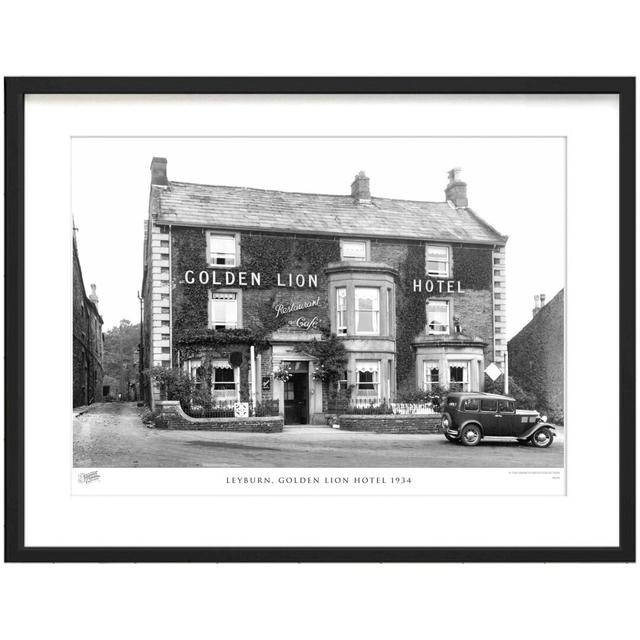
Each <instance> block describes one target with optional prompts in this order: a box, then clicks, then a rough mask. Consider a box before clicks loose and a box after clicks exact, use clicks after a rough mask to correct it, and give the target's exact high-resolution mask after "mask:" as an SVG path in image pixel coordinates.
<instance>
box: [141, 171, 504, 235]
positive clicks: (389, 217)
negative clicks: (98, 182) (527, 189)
mask: <svg viewBox="0 0 640 640" xmlns="http://www.w3.org/2000/svg"><path fill="white" fill-rule="evenodd" d="M152 191H153V194H152V197H155V198H157V199H158V201H157V202H156V203H154V204H155V205H156V206H152V210H155V211H157V219H156V222H157V223H158V224H173V225H181V226H195V227H213V228H225V229H230V230H232V229H235V230H240V231H242V230H254V231H284V232H286V233H308V234H320V235H332V236H359V237H369V238H376V237H384V238H390V237H391V238H404V239H407V238H410V239H424V240H442V241H450V242H469V243H484V244H504V243H505V242H506V240H507V237H506V236H503V235H501V234H500V233H499V232H498V231H496V230H495V229H494V228H493V227H491V226H490V225H489V224H488V223H486V222H485V221H484V220H482V218H480V217H479V216H478V215H477V214H476V213H474V212H473V211H472V210H471V209H469V208H458V209H455V208H453V207H452V206H451V205H449V203H447V202H420V201H414V200H396V199H390V198H373V197H372V198H371V202H370V203H357V202H356V201H355V200H354V199H353V198H352V197H351V196H350V195H344V196H343V195H323V194H311V193H291V192H287V191H269V190H265V189H251V188H245V187H225V186H212V185H201V184H190V183H186V182H174V181H171V182H170V183H169V186H168V188H166V189H160V188H154V189H153V190H152Z"/></svg>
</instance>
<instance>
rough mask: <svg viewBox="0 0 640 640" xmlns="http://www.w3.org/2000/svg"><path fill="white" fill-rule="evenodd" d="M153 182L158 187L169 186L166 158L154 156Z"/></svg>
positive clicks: (152, 166) (152, 163)
mask: <svg viewBox="0 0 640 640" xmlns="http://www.w3.org/2000/svg"><path fill="white" fill-rule="evenodd" d="M151 184H152V185H156V186H157V187H168V186H169V181H168V180H167V159H166V158H154V159H153V160H152V161H151Z"/></svg>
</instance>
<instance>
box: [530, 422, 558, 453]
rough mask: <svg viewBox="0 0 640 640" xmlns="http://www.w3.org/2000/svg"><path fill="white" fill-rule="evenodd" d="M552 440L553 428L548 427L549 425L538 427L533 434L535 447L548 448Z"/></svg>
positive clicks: (532, 442)
mask: <svg viewBox="0 0 640 640" xmlns="http://www.w3.org/2000/svg"><path fill="white" fill-rule="evenodd" d="M552 442H553V433H551V430H550V429H547V427H542V428H540V429H538V430H537V431H536V432H535V433H534V434H533V435H532V436H531V444H532V445H533V446H534V447H538V449H546V448H547V447H549V446H551V443H552Z"/></svg>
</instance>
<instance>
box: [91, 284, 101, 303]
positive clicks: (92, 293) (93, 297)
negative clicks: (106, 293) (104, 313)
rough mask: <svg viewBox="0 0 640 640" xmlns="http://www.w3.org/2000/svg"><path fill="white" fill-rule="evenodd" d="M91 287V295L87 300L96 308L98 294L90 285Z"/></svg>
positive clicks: (94, 286) (93, 285) (93, 286)
mask: <svg viewBox="0 0 640 640" xmlns="http://www.w3.org/2000/svg"><path fill="white" fill-rule="evenodd" d="M90 286H91V294H90V295H89V300H91V302H93V304H95V305H96V307H97V306H98V302H99V300H98V294H97V293H96V285H95V284H92V285H90Z"/></svg>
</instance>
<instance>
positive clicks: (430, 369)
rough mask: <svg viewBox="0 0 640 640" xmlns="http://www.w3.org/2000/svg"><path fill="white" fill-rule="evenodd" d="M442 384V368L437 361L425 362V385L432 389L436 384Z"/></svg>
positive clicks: (426, 387)
mask: <svg viewBox="0 0 640 640" xmlns="http://www.w3.org/2000/svg"><path fill="white" fill-rule="evenodd" d="M437 384H440V368H439V367H438V363H437V362H425V363H424V387H425V390H426V391H431V389H432V388H433V387H434V385H437Z"/></svg>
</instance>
